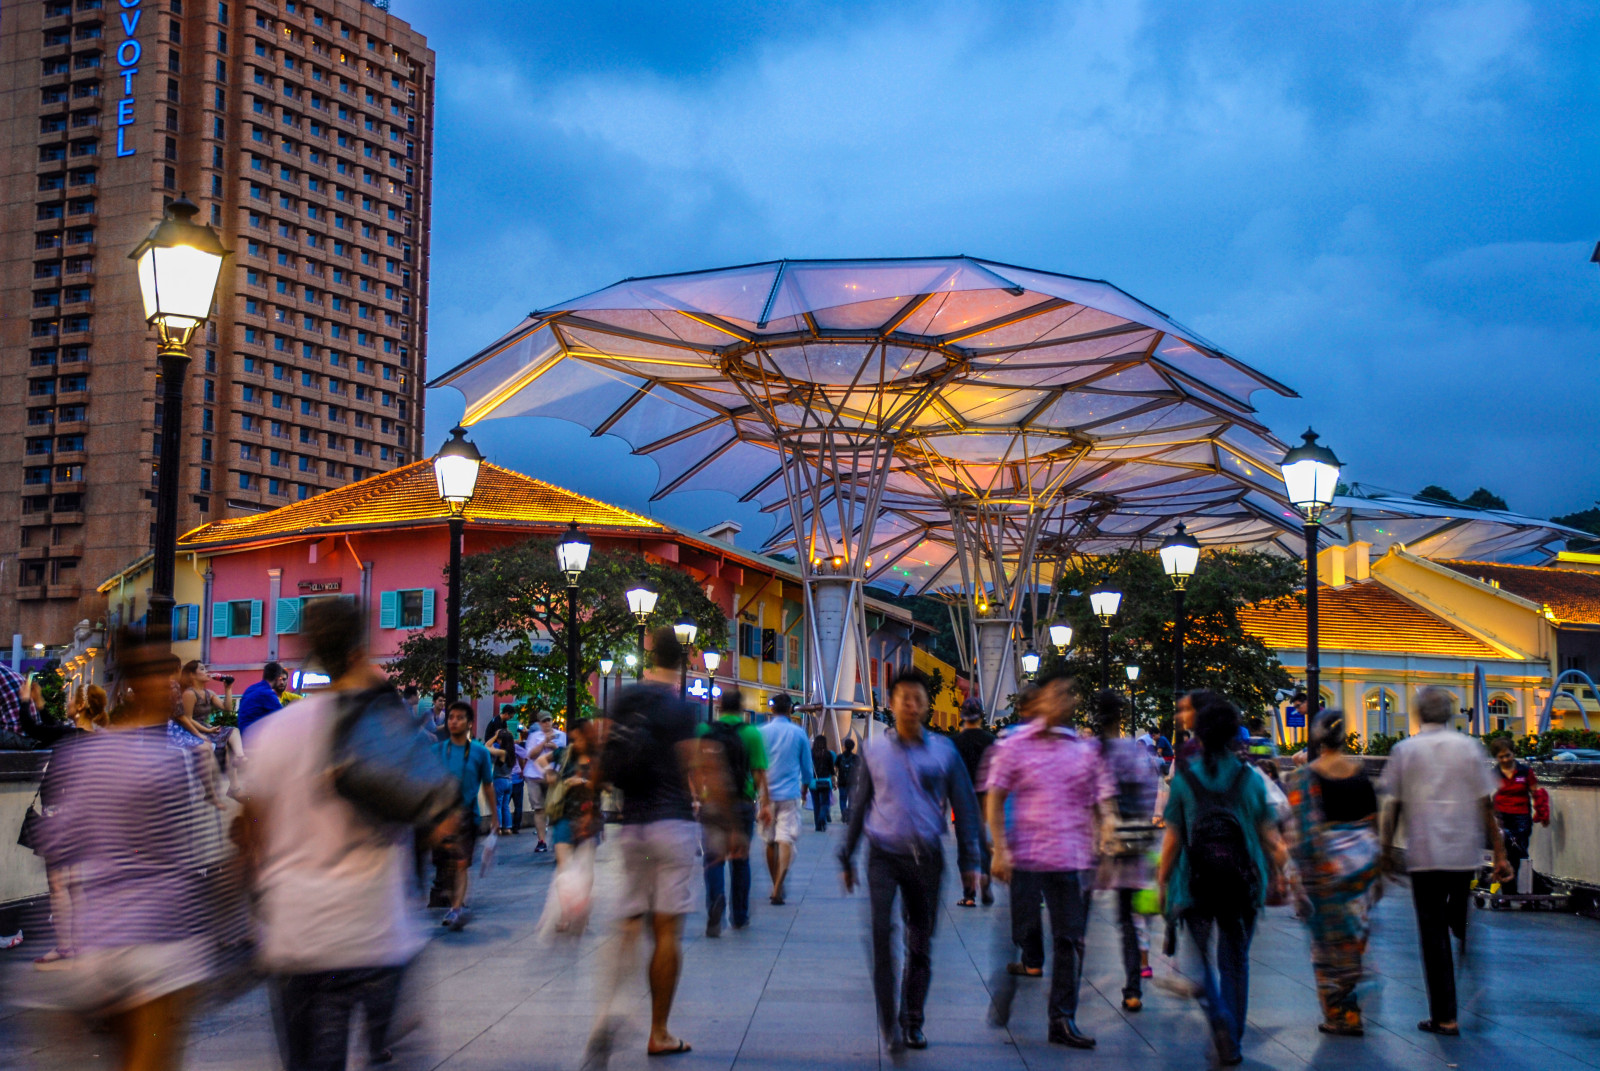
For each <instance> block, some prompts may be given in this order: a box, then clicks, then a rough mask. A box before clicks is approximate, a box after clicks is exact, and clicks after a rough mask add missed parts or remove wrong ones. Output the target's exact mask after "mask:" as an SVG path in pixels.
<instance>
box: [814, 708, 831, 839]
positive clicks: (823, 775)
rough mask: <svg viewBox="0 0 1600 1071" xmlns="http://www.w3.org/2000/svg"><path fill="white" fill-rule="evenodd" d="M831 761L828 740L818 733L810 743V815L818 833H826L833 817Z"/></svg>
mask: <svg viewBox="0 0 1600 1071" xmlns="http://www.w3.org/2000/svg"><path fill="white" fill-rule="evenodd" d="M833 759H834V755H833V752H831V751H829V750H828V738H827V737H826V736H823V735H822V734H821V733H818V734H817V736H816V739H815V740H812V741H811V768H812V769H813V770H814V771H816V777H815V779H814V780H813V781H812V782H811V813H812V815H813V816H814V817H815V818H816V820H817V832H818V833H826V832H827V831H828V819H829V818H830V817H832V815H833V811H832V807H833V777H834V772H835V771H834V768H833Z"/></svg>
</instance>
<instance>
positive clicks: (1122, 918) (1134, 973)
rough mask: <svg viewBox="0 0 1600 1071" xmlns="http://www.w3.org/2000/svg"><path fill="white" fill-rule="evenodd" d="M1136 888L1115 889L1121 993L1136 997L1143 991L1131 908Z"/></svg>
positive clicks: (1136, 933)
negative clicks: (1120, 931) (1119, 936)
mask: <svg viewBox="0 0 1600 1071" xmlns="http://www.w3.org/2000/svg"><path fill="white" fill-rule="evenodd" d="M1138 891H1139V890H1137V889H1118V890H1117V925H1118V926H1119V927H1120V928H1121V929H1122V978H1123V982H1122V995H1123V996H1124V997H1137V996H1140V995H1141V994H1142V993H1143V992H1144V987H1143V985H1142V984H1141V982H1140V978H1139V968H1140V963H1139V929H1138V927H1137V926H1136V925H1135V923H1136V921H1137V919H1136V916H1135V913H1134V910H1133V898H1134V896H1135V895H1136V894H1137V893H1138Z"/></svg>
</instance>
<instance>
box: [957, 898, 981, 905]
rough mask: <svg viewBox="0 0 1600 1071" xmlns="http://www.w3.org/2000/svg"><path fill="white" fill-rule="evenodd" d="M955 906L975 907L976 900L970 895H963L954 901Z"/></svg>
mask: <svg viewBox="0 0 1600 1071" xmlns="http://www.w3.org/2000/svg"><path fill="white" fill-rule="evenodd" d="M956 906H957V907H977V906H978V901H976V900H974V899H973V898H972V897H970V896H963V897H962V898H961V899H959V900H957V901H956Z"/></svg>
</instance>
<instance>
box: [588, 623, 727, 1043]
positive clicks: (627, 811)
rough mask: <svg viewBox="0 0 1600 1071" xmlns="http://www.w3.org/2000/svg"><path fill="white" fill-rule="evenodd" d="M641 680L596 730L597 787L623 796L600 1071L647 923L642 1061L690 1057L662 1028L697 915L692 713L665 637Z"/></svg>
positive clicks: (655, 644) (673, 644)
mask: <svg viewBox="0 0 1600 1071" xmlns="http://www.w3.org/2000/svg"><path fill="white" fill-rule="evenodd" d="M650 656H651V660H652V663H653V665H652V666H651V669H650V672H649V675H648V678H647V679H646V680H645V681H643V682H641V683H639V684H635V685H632V686H631V687H629V688H626V689H624V690H623V692H622V693H621V694H620V695H618V696H617V701H616V703H615V704H613V707H612V711H611V717H610V718H609V719H607V721H606V722H605V723H604V724H603V726H602V733H603V734H604V740H605V743H604V745H603V750H602V751H601V756H600V772H599V774H598V778H599V780H600V781H602V782H605V783H608V784H610V785H611V786H612V787H613V788H615V789H617V790H618V791H619V792H621V793H622V825H621V827H620V828H619V829H618V830H617V834H616V845H617V851H618V853H619V854H620V855H621V857H622V892H621V905H620V908H619V913H620V915H621V920H622V921H621V928H620V933H619V940H618V941H617V942H616V943H615V948H614V950H613V958H612V960H611V963H610V964H609V967H610V970H609V971H608V972H607V974H608V975H609V977H603V978H602V981H601V985H602V986H603V989H602V991H601V993H600V994H599V999H598V1000H597V1001H596V1002H595V1004H596V1009H597V1014H596V1019H595V1029H594V1032H593V1033H592V1034H591V1035H590V1038H589V1052H588V1057H587V1059H586V1061H585V1064H586V1066H590V1067H603V1066H605V1063H606V1061H607V1060H608V1059H609V1057H610V1053H611V1045H612V1041H613V1039H614V1036H615V1033H616V1029H617V1025H618V1024H617V1021H616V1020H615V1019H614V1018H613V1016H612V1014H611V1008H612V1005H613V1003H614V1002H615V1000H616V998H617V995H618V993H619V991H620V990H621V988H622V987H623V985H624V984H625V980H626V976H627V974H628V972H629V969H630V968H631V965H632V963H633V955H634V950H635V949H636V948H637V946H638V944H639V939H640V937H641V935H642V934H643V932H644V927H645V924H646V920H647V919H648V920H649V925H650V929H651V936H652V937H653V939H654V942H655V945H654V949H653V951H652V953H651V957H650V970H649V976H650V1038H649V1041H648V1042H647V1043H646V1052H648V1053H649V1054H650V1055H651V1056H667V1055H675V1054H678V1053H686V1052H688V1051H690V1048H689V1043H688V1042H687V1041H684V1040H683V1039H682V1038H678V1037H675V1036H674V1035H673V1034H672V1032H671V1031H670V1030H669V1029H668V1027H667V1019H668V1017H669V1016H670V1015H671V1014H672V1000H673V996H674V995H675V994H676V992H677V988H678V971H679V968H680V965H681V950H680V948H679V942H680V941H681V939H682V922H683V916H684V915H687V914H688V913H689V912H690V911H692V910H694V887H695V884H696V882H695V878H696V877H697V876H699V875H698V873H697V871H698V868H697V867H696V866H695V851H696V849H697V848H698V847H699V841H700V828H699V826H698V825H697V824H696V822H695V815H694V802H693V801H694V788H693V785H694V784H696V783H697V767H698V760H699V754H698V747H697V745H696V741H695V727H696V724H697V723H698V721H699V707H698V705H697V704H694V703H690V702H688V701H686V700H683V699H680V698H679V697H678V670H679V668H680V667H681V666H682V665H683V659H684V650H683V645H682V644H680V643H679V642H678V639H677V637H676V636H674V635H673V634H672V630H671V629H661V630H659V631H657V632H656V633H655V634H654V635H653V637H652V638H651V649H650Z"/></svg>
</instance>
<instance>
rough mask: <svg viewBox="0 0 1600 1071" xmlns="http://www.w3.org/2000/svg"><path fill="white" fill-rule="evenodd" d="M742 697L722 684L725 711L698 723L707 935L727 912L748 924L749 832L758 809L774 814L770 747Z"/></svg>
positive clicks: (764, 816)
mask: <svg viewBox="0 0 1600 1071" xmlns="http://www.w3.org/2000/svg"><path fill="white" fill-rule="evenodd" d="M742 700H743V697H742V696H741V695H740V693H739V689H737V688H734V687H731V686H730V687H729V688H727V689H724V691H723V693H722V716H721V717H719V718H718V719H717V720H716V721H714V722H712V723H711V724H710V725H702V726H700V748H701V761H700V769H701V770H702V771H703V772H704V776H703V777H701V778H700V828H701V830H702V833H703V836H704V851H705V875H706V936H707V937H721V936H722V919H723V915H724V913H726V914H727V916H728V918H729V921H731V922H732V923H733V928H734V929H736V930H742V929H744V928H745V927H746V926H748V925H750V838H751V837H752V836H754V835H755V824H756V817H757V814H758V813H759V815H760V818H761V820H762V821H763V822H766V821H769V820H770V819H771V817H772V804H771V802H769V801H768V799H767V747H766V744H765V743H764V742H763V741H762V738H761V730H759V729H757V728H756V727H755V726H754V725H751V724H750V723H749V722H747V721H745V718H744V709H743V702H742ZM724 870H726V871H727V878H728V881H727V884H726V885H724V882H723V878H724V874H723V872H724Z"/></svg>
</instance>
